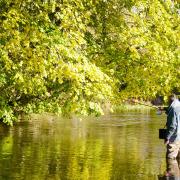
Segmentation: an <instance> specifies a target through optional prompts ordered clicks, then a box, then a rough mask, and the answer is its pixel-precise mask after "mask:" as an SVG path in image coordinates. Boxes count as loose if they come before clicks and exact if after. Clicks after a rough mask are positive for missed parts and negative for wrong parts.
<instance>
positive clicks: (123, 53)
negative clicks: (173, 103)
mask: <svg viewBox="0 0 180 180" xmlns="http://www.w3.org/2000/svg"><path fill="white" fill-rule="evenodd" d="M123 2H125V3H123ZM123 2H122V1H119V0H110V1H106V3H103V5H104V8H100V6H97V12H96V13H94V16H93V19H95V20H94V24H92V25H91V30H90V31H89V34H90V35H88V39H89V37H93V38H91V40H92V39H93V41H92V42H91V44H96V48H95V49H96V50H97V52H96V53H95V54H90V53H91V48H92V46H91V45H90V47H89V49H90V50H89V54H90V55H91V56H93V58H92V59H93V60H94V62H96V64H97V65H98V66H102V67H104V68H105V69H106V70H107V71H109V73H110V72H114V77H115V78H117V79H118V84H117V86H119V92H120V93H119V98H120V99H125V98H129V97H138V98H139V97H140V98H143V99H150V98H154V97H156V95H163V96H166V95H168V94H169V93H170V92H171V91H172V90H173V89H174V88H177V89H178V88H179V86H180V84H179V72H180V71H179V65H180V57H179V54H180V49H179V47H180V39H179V37H180V28H179V24H180V16H179V13H178V12H179V9H178V8H179V4H178V3H173V2H171V1H168V0H167V1H160V0H155V1H144V0H140V1H128V2H127V3H126V1H123ZM98 22H100V23H98ZM99 24H100V25H99ZM98 52H99V53H98ZM99 59H100V61H99Z"/></svg>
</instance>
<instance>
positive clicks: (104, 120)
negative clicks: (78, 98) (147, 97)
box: [0, 112, 166, 180]
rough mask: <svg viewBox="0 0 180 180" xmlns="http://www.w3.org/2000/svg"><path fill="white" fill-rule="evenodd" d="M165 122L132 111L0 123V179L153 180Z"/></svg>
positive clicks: (160, 161)
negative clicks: (99, 116)
mask: <svg viewBox="0 0 180 180" xmlns="http://www.w3.org/2000/svg"><path fill="white" fill-rule="evenodd" d="M164 123H165V116H158V115H156V114H155V113H151V114H150V113H137V112H136V113H132V112H131V113H125V114H116V115H106V116H103V117H101V118H98V119H95V118H88V119H86V120H79V119H78V118H73V119H71V120H67V119H61V118H57V117H53V116H45V115H43V116H41V117H40V116H39V117H34V119H33V120H31V121H28V122H21V123H19V124H17V125H15V126H14V127H11V128H7V127H4V126H2V125H0V180H14V179H15V180H86V179H87V180H110V179H112V180H136V179H137V180H156V179H158V175H160V174H163V173H164V171H165V168H166V161H165V147H164V144H163V141H162V140H159V139H158V129H159V128H162V127H163V126H164Z"/></svg>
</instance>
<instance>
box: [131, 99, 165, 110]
mask: <svg viewBox="0 0 180 180" xmlns="http://www.w3.org/2000/svg"><path fill="white" fill-rule="evenodd" d="M133 102H134V103H136V104H140V105H143V106H148V107H151V108H155V109H157V110H161V111H162V110H164V109H162V108H164V107H167V106H154V105H150V104H145V103H142V102H138V101H133Z"/></svg>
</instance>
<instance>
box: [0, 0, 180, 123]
mask: <svg viewBox="0 0 180 180" xmlns="http://www.w3.org/2000/svg"><path fill="white" fill-rule="evenodd" d="M178 8H179V3H178V2H176V3H173V2H171V1H170V0H166V1H161V0H154V1H153V2H152V1H150V0H149V1H144V0H140V1H135V0H131V1H127V0H123V1H120V0H109V1H106V0H97V1H94V0H90V1H89V0H76V1H75V0H72V1H68V0H63V1H62V0H35V1H33V0H28V1H17V0H14V1H12V0H0V12H1V13H0V91H1V96H0V118H2V121H3V122H5V123H7V124H12V123H13V121H14V120H16V119H17V117H18V115H19V114H20V113H24V112H25V113H31V112H35V113H40V112H55V113H58V114H70V113H79V114H83V115H88V114H95V115H99V114H103V110H102V106H103V104H104V103H106V102H107V101H110V102H111V103H112V104H113V103H115V102H116V100H117V97H118V98H119V99H120V100H123V99H127V98H129V97H140V98H143V99H147V98H152V97H155V96H156V95H166V94H168V93H169V92H171V91H172V90H173V89H174V88H179V86H180V85H179V72H180V71H179V63H180V58H179V54H180V49H179V47H180V39H179V37H180V28H179V23H180V18H179V9H178Z"/></svg>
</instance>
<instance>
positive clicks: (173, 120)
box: [165, 95, 180, 159]
mask: <svg viewBox="0 0 180 180" xmlns="http://www.w3.org/2000/svg"><path fill="white" fill-rule="evenodd" d="M169 103H170V106H169V107H168V109H167V111H166V114H167V123H166V126H167V136H166V139H165V144H166V145H167V153H166V157H167V158H168V159H176V158H177V156H178V153H179V151H180V101H179V100H178V98H177V97H176V96H175V95H174V96H171V97H170V102H169Z"/></svg>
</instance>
